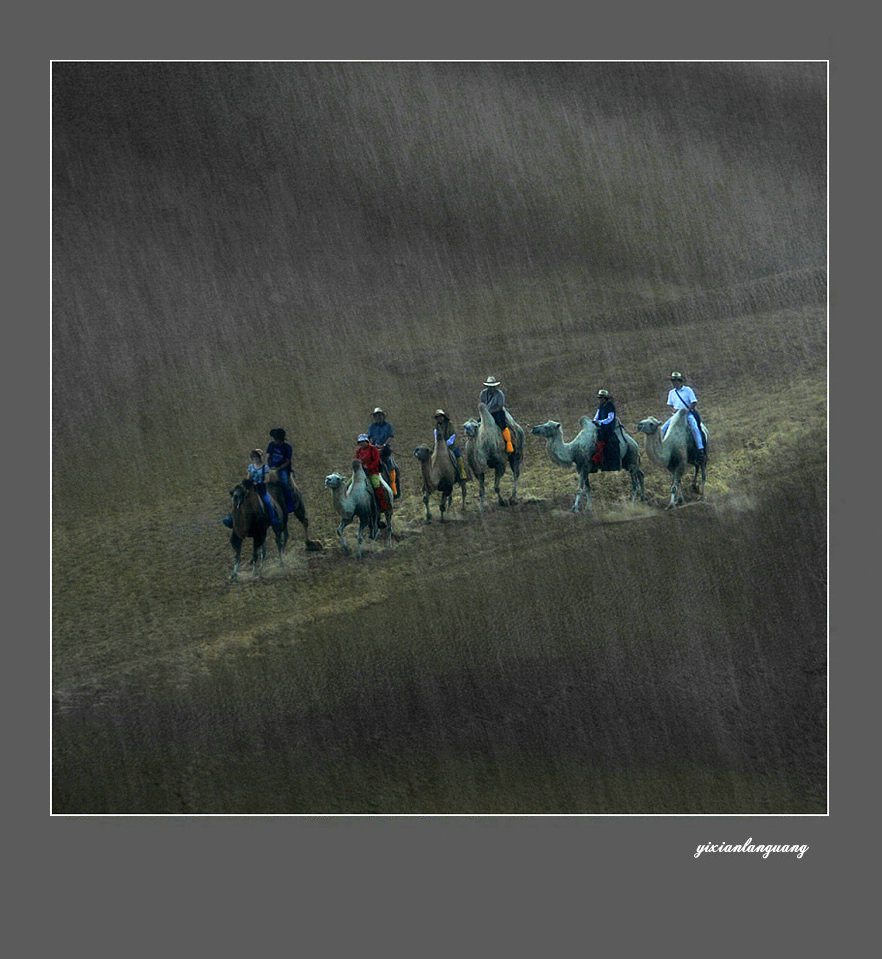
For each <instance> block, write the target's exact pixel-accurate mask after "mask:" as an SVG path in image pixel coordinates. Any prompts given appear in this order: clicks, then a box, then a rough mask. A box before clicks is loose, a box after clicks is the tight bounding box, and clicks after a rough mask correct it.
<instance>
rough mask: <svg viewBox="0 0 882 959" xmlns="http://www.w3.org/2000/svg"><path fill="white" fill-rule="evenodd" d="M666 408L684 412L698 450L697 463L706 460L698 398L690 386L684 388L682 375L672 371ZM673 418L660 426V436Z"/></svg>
mask: <svg viewBox="0 0 882 959" xmlns="http://www.w3.org/2000/svg"><path fill="white" fill-rule="evenodd" d="M668 406H670V408H671V409H672V410H673V411H674V412H675V413H676V411H677V410H686V411H687V415H686V422H687V423H688V424H689V430H690V432H691V433H692V438H693V439H694V440H695V447H696V449H697V450H698V461H699V462H703V461H704V459H705V458H706V455H707V454H706V452H705V449H704V436H703V435H702V432H701V417H700V416H699V415H698V397H697V396H696V395H695V390H693V389H692V387H691V386H684V384H683V374H682V373H680V372H678V371H677V370H674V372H673V373H671V389H670V391H669V392H668ZM671 419H673V416H671V418H670V419H669V420H668V421H667V422H666V423H664V424H663V425H662V436H664V435H665V433H667V431H668V426H669V425H670V422H671Z"/></svg>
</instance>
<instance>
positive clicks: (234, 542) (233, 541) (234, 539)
mask: <svg viewBox="0 0 882 959" xmlns="http://www.w3.org/2000/svg"><path fill="white" fill-rule="evenodd" d="M230 546H232V547H233V549H234V550H235V553H236V555H235V558H234V559H233V572H232V574H231V575H230V582H232V583H235V582H236V580H237V579H238V578H239V563H240V561H241V559H242V540H241V539H239V537H238V536H237V535H236V534H235V533H233V535H232V536H231V537H230Z"/></svg>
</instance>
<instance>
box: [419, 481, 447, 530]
mask: <svg viewBox="0 0 882 959" xmlns="http://www.w3.org/2000/svg"><path fill="white" fill-rule="evenodd" d="M423 506H425V507H426V522H427V523H431V522H432V511H431V510H430V509H429V491H428V490H427V489H424V490H423ZM441 518H442V519H444V516H443V514H442V516H441Z"/></svg>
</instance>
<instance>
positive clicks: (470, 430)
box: [462, 420, 481, 436]
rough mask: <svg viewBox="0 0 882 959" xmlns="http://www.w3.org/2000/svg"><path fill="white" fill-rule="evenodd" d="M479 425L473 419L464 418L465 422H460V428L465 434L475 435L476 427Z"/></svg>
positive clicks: (476, 432) (476, 433)
mask: <svg viewBox="0 0 882 959" xmlns="http://www.w3.org/2000/svg"><path fill="white" fill-rule="evenodd" d="M480 425H481V424H480V423H477V422H476V421H475V420H466V421H465V423H463V424H462V428H463V430H464V431H465V435H466V436H477V435H478V427H479V426H480Z"/></svg>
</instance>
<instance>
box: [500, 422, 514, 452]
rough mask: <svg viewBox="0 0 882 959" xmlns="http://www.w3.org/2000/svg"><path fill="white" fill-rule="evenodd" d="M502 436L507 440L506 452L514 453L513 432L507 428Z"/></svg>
mask: <svg viewBox="0 0 882 959" xmlns="http://www.w3.org/2000/svg"><path fill="white" fill-rule="evenodd" d="M502 436H503V438H504V439H505V452H506V453H514V446H512V443H511V430H510V429H509V428H508V427H507V426H506V428H505V429H504V430H503V431H502Z"/></svg>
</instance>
